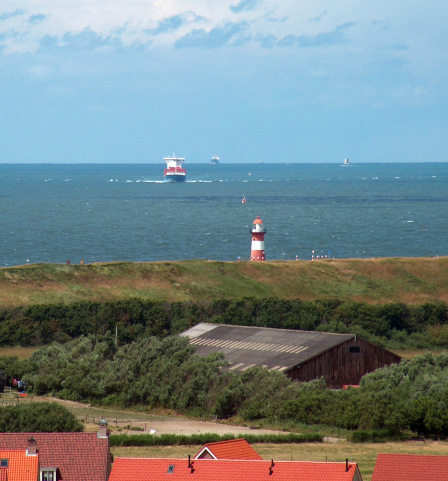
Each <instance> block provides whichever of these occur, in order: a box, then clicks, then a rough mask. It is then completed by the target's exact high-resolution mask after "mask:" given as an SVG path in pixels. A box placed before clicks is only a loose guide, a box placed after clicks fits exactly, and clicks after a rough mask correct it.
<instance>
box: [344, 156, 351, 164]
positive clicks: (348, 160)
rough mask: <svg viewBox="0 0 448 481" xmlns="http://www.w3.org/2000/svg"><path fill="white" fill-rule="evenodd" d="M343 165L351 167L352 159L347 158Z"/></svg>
mask: <svg viewBox="0 0 448 481" xmlns="http://www.w3.org/2000/svg"><path fill="white" fill-rule="evenodd" d="M343 165H350V159H349V158H348V157H346V158H345V159H344V164H343Z"/></svg>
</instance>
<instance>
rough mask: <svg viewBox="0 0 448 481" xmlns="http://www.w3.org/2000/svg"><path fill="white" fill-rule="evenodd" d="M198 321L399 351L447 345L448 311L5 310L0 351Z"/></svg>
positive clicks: (247, 304) (165, 331)
mask: <svg viewBox="0 0 448 481" xmlns="http://www.w3.org/2000/svg"><path fill="white" fill-rule="evenodd" d="M199 322H215V323H225V324H238V325H245V326H260V327H275V328H283V329H302V330H308V331H314V330H317V331H328V332H350V333H355V334H358V335H360V336H362V337H364V338H366V339H368V340H370V341H372V342H375V343H379V344H382V345H384V343H385V342H393V343H394V347H397V348H398V347H400V348H406V347H407V348H419V349H421V348H433V347H445V346H446V345H448V306H447V305H446V304H444V303H436V304H431V303H427V304H423V305H417V306H414V305H405V304H402V303H391V304H385V305H380V306H375V305H369V304H365V303H357V302H352V301H342V300H328V301H301V300H300V299H289V300H285V299H276V298H271V299H257V298H243V299H236V300H219V301H209V302H205V301H204V302H198V303H192V302H184V303H181V302H175V303H168V302H153V301H147V300H142V299H136V298H133V299H127V300H121V301H112V302H105V303H99V302H87V301H86V302H78V303H74V304H69V305H65V304H48V305H33V306H29V307H20V308H15V309H3V310H0V346H6V345H21V346H32V345H42V344H49V343H51V342H53V341H57V342H65V341H67V340H69V339H73V338H77V337H79V336H81V335H89V334H91V335H95V336H97V335H104V334H105V333H106V332H108V331H110V332H114V333H115V332H116V333H117V335H118V341H119V343H120V344H127V343H129V342H132V341H135V340H137V339H139V338H141V337H142V336H158V337H164V336H167V335H169V334H177V333H179V332H180V331H182V330H184V329H187V328H188V327H189V326H192V325H195V324H197V323H199ZM388 347H389V348H390V347H391V345H389V346H388Z"/></svg>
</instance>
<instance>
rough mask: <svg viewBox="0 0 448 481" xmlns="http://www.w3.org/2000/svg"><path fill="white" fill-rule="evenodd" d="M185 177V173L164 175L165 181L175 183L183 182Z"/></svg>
mask: <svg viewBox="0 0 448 481" xmlns="http://www.w3.org/2000/svg"><path fill="white" fill-rule="evenodd" d="M186 178H187V176H186V175H179V174H166V175H165V182H174V183H176V184H179V183H181V182H185V179H186Z"/></svg>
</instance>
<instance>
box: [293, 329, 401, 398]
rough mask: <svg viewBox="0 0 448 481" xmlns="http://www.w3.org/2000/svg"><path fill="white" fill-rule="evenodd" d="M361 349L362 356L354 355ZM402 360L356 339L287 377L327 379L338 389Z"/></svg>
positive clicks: (299, 368)
mask: <svg viewBox="0 0 448 481" xmlns="http://www.w3.org/2000/svg"><path fill="white" fill-rule="evenodd" d="M350 348H352V349H350ZM358 348H359V352H350V351H356V350H358ZM400 360H401V358H400V357H399V356H397V355H395V354H393V353H391V352H388V351H385V350H384V349H381V348H380V347H378V346H375V345H373V344H370V343H369V342H366V341H364V340H363V339H359V338H357V339H355V338H353V339H351V340H349V341H346V342H344V343H343V344H340V345H339V346H336V347H334V348H332V349H330V350H328V351H327V352H324V353H322V354H320V355H318V356H316V357H314V358H313V359H310V360H309V361H305V362H304V363H302V364H301V365H300V366H296V367H294V368H292V369H291V370H290V371H288V372H287V375H288V376H289V377H291V378H293V379H296V380H297V381H311V380H312V379H319V378H321V377H322V376H324V377H325V380H326V382H327V387H329V388H332V389H337V388H341V387H342V386H344V385H347V384H359V382H360V380H361V377H362V376H364V374H367V373H369V372H372V371H374V370H375V369H378V368H380V367H384V366H388V365H390V364H394V363H398V362H400Z"/></svg>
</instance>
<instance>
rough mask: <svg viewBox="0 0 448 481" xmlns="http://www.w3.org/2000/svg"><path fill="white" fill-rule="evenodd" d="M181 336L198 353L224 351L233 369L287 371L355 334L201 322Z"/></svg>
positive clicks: (205, 354)
mask: <svg viewBox="0 0 448 481" xmlns="http://www.w3.org/2000/svg"><path fill="white" fill-rule="evenodd" d="M180 335H181V336H184V337H188V338H189V339H190V344H191V345H193V346H194V347H195V348H196V352H197V353H198V354H199V355H200V356H208V355H209V354H212V353H214V352H223V353H224V355H225V358H226V360H227V361H229V362H230V363H231V365H230V366H229V369H230V370H233V371H245V370H246V369H250V368H251V367H253V366H263V367H266V368H267V369H269V370H272V371H274V370H276V371H287V370H288V369H291V368H292V367H294V366H297V365H298V364H301V363H302V362H304V361H307V360H309V359H311V358H313V357H315V356H317V355H318V354H321V353H323V352H325V351H327V350H329V349H331V348H332V347H334V346H337V345H339V344H341V343H343V342H346V341H348V340H350V339H352V338H354V337H355V335H354V334H332V333H327V332H312V331H295V330H289V329H272V328H267V327H248V326H230V325H227V324H210V323H200V324H198V325H197V326H194V327H192V328H191V329H188V330H187V331H185V332H183V333H181V334H180Z"/></svg>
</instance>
